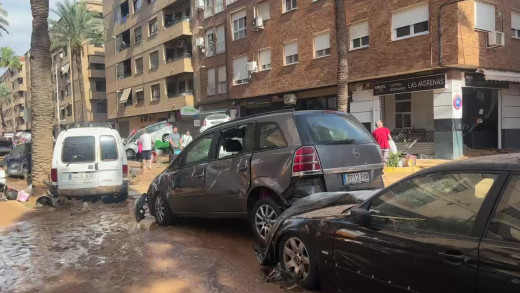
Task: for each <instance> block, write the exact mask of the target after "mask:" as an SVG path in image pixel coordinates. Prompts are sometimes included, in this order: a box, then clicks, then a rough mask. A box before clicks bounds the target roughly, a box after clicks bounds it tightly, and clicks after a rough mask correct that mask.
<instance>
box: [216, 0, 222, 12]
mask: <svg viewBox="0 0 520 293" xmlns="http://www.w3.org/2000/svg"><path fill="white" fill-rule="evenodd" d="M222 11H224V0H215V14H217V13H219V12H222Z"/></svg>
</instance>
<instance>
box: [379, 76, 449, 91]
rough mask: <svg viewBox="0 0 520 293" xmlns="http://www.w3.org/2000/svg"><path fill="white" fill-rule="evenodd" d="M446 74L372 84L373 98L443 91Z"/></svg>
mask: <svg viewBox="0 0 520 293" xmlns="http://www.w3.org/2000/svg"><path fill="white" fill-rule="evenodd" d="M445 87H446V74H435V75H428V76H421V77H414V78H408V79H401V80H393V81H387V82H381V83H375V84H374V96H382V95H391V94H399V93H407V92H417V91H426V90H433V89H443V88H445Z"/></svg>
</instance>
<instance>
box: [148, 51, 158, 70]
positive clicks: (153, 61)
mask: <svg viewBox="0 0 520 293" xmlns="http://www.w3.org/2000/svg"><path fill="white" fill-rule="evenodd" d="M157 67H159V51H155V52H152V53H150V69H155V68H157Z"/></svg>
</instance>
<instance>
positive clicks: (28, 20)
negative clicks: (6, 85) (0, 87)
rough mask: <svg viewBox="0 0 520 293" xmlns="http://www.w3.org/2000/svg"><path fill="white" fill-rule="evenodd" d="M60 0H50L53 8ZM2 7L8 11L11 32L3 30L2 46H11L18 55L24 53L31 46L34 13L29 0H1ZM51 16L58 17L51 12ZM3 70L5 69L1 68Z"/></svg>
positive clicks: (0, 38)
mask: <svg viewBox="0 0 520 293" xmlns="http://www.w3.org/2000/svg"><path fill="white" fill-rule="evenodd" d="M57 2H59V0H49V5H50V7H51V9H52V8H53V7H54V6H55V5H56V3H57ZM0 3H2V7H3V9H4V10H6V11H7V13H8V15H7V21H9V27H8V28H7V29H8V31H9V34H5V33H4V32H2V36H1V37H0V47H5V46H9V47H11V48H12V49H13V50H14V51H15V52H16V54H17V55H19V56H22V55H24V54H25V53H26V52H27V51H28V50H29V48H30V47H31V31H32V14H31V4H30V1H29V0H0ZM49 16H50V17H51V18H56V17H55V16H54V15H53V13H52V12H49ZM0 71H3V70H0Z"/></svg>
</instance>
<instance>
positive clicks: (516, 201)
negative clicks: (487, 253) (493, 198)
mask: <svg viewBox="0 0 520 293" xmlns="http://www.w3.org/2000/svg"><path fill="white" fill-rule="evenodd" d="M486 238H488V239H494V240H500V241H507V242H516V243H520V176H519V175H513V176H512V177H511V179H510V180H509V183H508V184H507V188H506V190H505V191H504V194H502V198H501V199H500V202H499V203H498V206H497V209H496V211H495V213H494V215H493V219H492V220H491V223H490V224H489V227H488V232H487V235H486Z"/></svg>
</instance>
